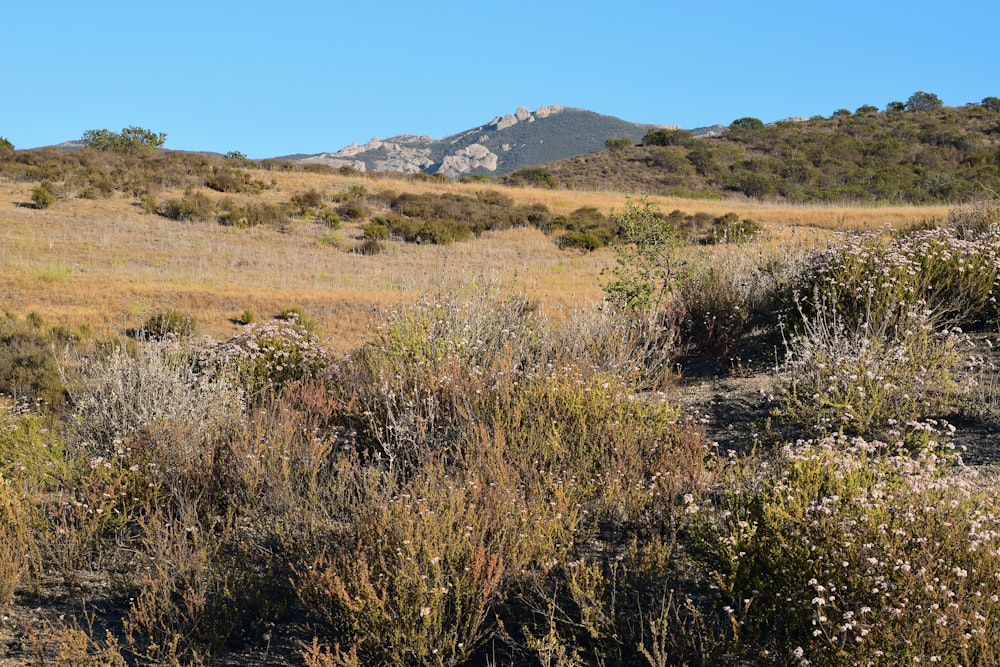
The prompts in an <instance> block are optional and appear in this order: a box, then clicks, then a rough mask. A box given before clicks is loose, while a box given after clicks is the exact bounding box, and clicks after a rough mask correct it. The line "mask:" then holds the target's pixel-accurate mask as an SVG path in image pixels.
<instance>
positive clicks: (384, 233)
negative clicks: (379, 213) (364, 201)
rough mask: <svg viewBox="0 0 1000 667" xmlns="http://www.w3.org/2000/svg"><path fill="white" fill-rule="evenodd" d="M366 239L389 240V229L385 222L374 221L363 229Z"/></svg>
mask: <svg viewBox="0 0 1000 667" xmlns="http://www.w3.org/2000/svg"><path fill="white" fill-rule="evenodd" d="M362 231H363V232H364V234H365V238H366V239H376V240H378V239H387V238H389V227H387V226H386V225H385V223H383V222H378V221H377V220H372V221H371V222H369V223H368V224H367V225H365V226H364V227H362Z"/></svg>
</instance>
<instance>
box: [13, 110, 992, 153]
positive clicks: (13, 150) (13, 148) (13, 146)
mask: <svg viewBox="0 0 1000 667" xmlns="http://www.w3.org/2000/svg"><path fill="white" fill-rule="evenodd" d="M984 106H985V105H984ZM13 152H14V144H12V143H10V140H8V139H7V137H0V155H3V154H4V153H13Z"/></svg>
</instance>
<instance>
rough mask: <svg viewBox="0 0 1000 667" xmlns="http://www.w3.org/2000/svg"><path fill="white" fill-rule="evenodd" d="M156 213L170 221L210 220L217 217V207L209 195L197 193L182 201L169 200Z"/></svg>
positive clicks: (185, 197)
mask: <svg viewBox="0 0 1000 667" xmlns="http://www.w3.org/2000/svg"><path fill="white" fill-rule="evenodd" d="M156 212H157V213H158V214H160V215H162V216H163V217H165V218H169V219H170V220H180V221H193V220H209V219H211V218H212V217H213V216H214V215H215V205H214V204H213V203H212V200H211V199H209V198H208V196H207V195H205V194H203V193H201V192H196V193H194V194H191V195H186V196H184V197H182V198H180V199H168V200H167V201H165V202H163V203H161V204H160V205H159V206H158V207H157V210H156Z"/></svg>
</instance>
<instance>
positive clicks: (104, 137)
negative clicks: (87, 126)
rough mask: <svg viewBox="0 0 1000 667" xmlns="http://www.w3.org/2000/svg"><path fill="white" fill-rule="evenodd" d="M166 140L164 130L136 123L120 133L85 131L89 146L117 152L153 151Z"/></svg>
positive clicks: (99, 149)
mask: <svg viewBox="0 0 1000 667" xmlns="http://www.w3.org/2000/svg"><path fill="white" fill-rule="evenodd" d="M166 140H167V135H166V133H164V132H160V133H156V132H153V131H152V130H147V129H145V128H142V127H136V126H134V125H132V126H129V127H126V128H124V129H123V130H122V131H121V133H120V134H119V133H118V132H112V131H111V130H87V131H86V132H84V133H83V143H84V144H86V145H87V147H88V148H93V149H94V150H98V151H114V152H116V153H152V152H154V151H156V149H157V148H159V147H160V146H162V145H163V144H164V142H166Z"/></svg>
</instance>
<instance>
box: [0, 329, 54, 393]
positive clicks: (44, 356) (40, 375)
mask: <svg viewBox="0 0 1000 667" xmlns="http://www.w3.org/2000/svg"><path fill="white" fill-rule="evenodd" d="M0 395H6V396H9V397H12V398H13V399H15V400H17V401H24V402H28V403H37V404H40V405H42V406H44V407H45V408H46V409H48V410H53V411H56V412H58V411H59V410H61V409H62V408H63V407H64V406H65V404H66V390H65V388H64V386H63V382H62V379H61V377H60V374H59V366H58V364H57V362H56V357H55V351H54V348H53V341H52V340H51V338H50V336H49V335H48V334H47V333H46V332H44V331H41V330H40V329H39V328H38V327H36V326H32V324H31V323H30V322H23V321H20V320H18V319H16V318H14V317H9V316H8V317H3V318H0Z"/></svg>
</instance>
